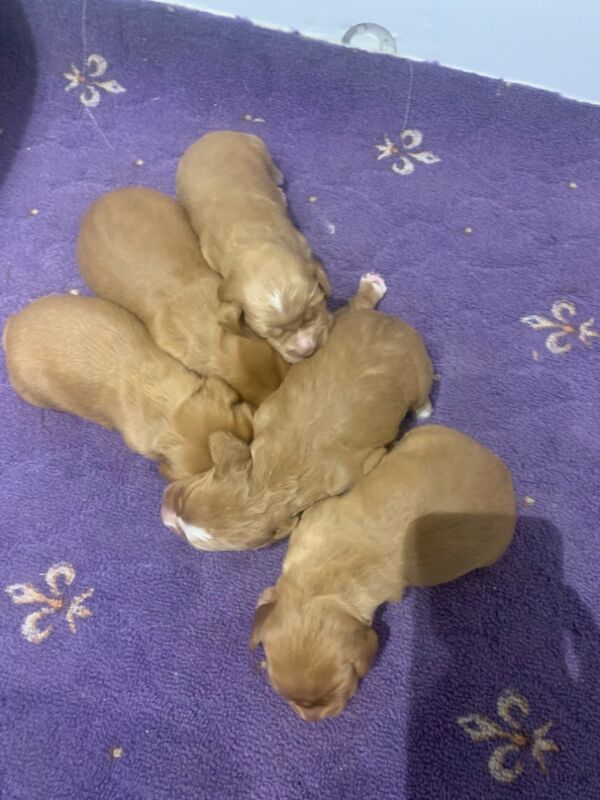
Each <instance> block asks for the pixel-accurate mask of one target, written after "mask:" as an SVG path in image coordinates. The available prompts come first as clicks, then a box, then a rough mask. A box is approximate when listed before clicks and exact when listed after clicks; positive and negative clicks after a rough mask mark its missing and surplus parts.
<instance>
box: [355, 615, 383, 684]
mask: <svg viewBox="0 0 600 800" xmlns="http://www.w3.org/2000/svg"><path fill="white" fill-rule="evenodd" d="M360 627H361V630H360V631H357V632H356V642H355V648H354V651H355V656H354V658H353V659H352V666H353V667H354V669H355V671H356V674H357V675H358V677H359V678H364V677H365V675H366V674H367V672H368V671H369V669H370V668H371V664H372V663H373V660H374V658H375V656H376V655H377V650H378V648H379V639H378V638H377V634H376V633H375V631H374V630H373V628H371V627H370V626H369V625H363V624H362V623H361V626H360Z"/></svg>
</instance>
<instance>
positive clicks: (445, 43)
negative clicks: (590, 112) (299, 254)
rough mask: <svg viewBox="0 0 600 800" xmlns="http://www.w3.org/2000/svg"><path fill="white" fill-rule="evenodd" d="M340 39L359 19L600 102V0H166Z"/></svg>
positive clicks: (430, 51)
mask: <svg viewBox="0 0 600 800" xmlns="http://www.w3.org/2000/svg"><path fill="white" fill-rule="evenodd" d="M158 1H159V2H168V3H169V4H170V5H184V6H188V7H192V8H199V9H202V10H206V11H212V12H214V13H220V14H230V15H234V16H241V17H245V18H247V19H251V20H252V21H254V22H256V23H258V24H260V25H267V26H269V27H277V28H282V29H288V30H298V31H300V32H301V33H304V34H305V35H307V36H315V37H318V38H323V39H327V40H328V41H332V42H340V41H341V38H342V35H343V34H344V32H345V31H346V30H347V29H348V28H350V27H351V26H352V25H354V24H356V23H359V22H375V23H378V24H379V25H383V26H384V27H386V28H388V29H389V30H390V31H391V32H392V33H393V34H394V35H395V37H396V40H397V45H398V54H399V55H402V56H409V57H412V58H416V59H421V60H425V61H438V62H440V63H441V64H446V65H448V66H451V67H457V68H459V69H463V70H467V71H471V72H478V73H480V74H482V75H490V76H492V77H495V78H504V79H505V80H508V81H513V82H520V83H528V84H531V85H534V86H541V87H543V88H546V89H551V90H554V91H558V92H561V93H562V94H564V95H566V96H567V97H574V98H577V99H579V100H588V101H591V102H597V103H600V77H599V76H600V43H599V37H600V0H570V2H569V1H568V0H304V2H302V0H158Z"/></svg>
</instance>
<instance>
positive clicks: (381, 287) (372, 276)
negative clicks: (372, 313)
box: [360, 272, 387, 300]
mask: <svg viewBox="0 0 600 800" xmlns="http://www.w3.org/2000/svg"><path fill="white" fill-rule="evenodd" d="M360 283H361V286H363V285H364V284H366V283H367V284H369V285H370V286H372V287H373V288H374V289H375V291H376V292H377V295H378V298H379V299H380V300H381V298H382V297H383V295H384V294H385V293H386V292H387V284H386V282H385V281H384V280H383V278H382V277H381V275H378V274H377V273H376V272H366V273H365V274H364V275H363V276H362V277H361V279H360Z"/></svg>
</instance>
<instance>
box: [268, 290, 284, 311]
mask: <svg viewBox="0 0 600 800" xmlns="http://www.w3.org/2000/svg"><path fill="white" fill-rule="evenodd" d="M269 305H270V306H271V308H274V309H275V311H283V300H282V299H281V294H280V293H279V292H271V294H270V295H269Z"/></svg>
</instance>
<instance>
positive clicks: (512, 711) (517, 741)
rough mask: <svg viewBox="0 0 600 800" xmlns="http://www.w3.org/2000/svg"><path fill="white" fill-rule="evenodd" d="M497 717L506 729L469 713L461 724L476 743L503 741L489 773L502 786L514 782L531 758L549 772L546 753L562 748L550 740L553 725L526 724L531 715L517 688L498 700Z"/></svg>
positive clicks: (507, 690) (461, 720)
mask: <svg viewBox="0 0 600 800" xmlns="http://www.w3.org/2000/svg"><path fill="white" fill-rule="evenodd" d="M496 708H497V711H498V716H499V717H500V719H501V720H502V721H503V722H504V723H505V726H506V727H504V726H502V725H500V724H498V723H497V722H494V721H493V720H491V719H489V718H488V717H486V716H484V715H483V714H467V715H466V716H464V717H459V718H458V719H457V722H458V724H459V725H460V726H461V728H462V729H463V730H464V732H465V733H466V734H468V736H469V737H470V738H471V740H472V741H473V742H477V743H479V742H489V741H493V740H494V739H498V740H500V744H498V745H497V746H496V747H495V748H494V750H493V751H492V753H491V755H490V757H489V759H488V770H489V772H490V775H491V776H492V778H494V779H495V780H497V781H498V782H499V783H513V781H515V780H517V778H518V777H519V776H520V775H522V774H523V772H524V771H525V768H526V757H527V756H528V755H529V756H531V758H532V759H533V760H534V761H535V762H536V764H537V766H538V767H539V769H540V770H541V771H542V772H544V773H545V772H547V770H548V766H547V764H546V754H547V753H558V752H560V748H559V746H558V745H557V744H556V742H555V741H554V740H553V739H550V738H549V737H548V734H549V733H550V729H551V728H552V725H553V723H552V722H546V723H545V724H544V725H540V726H539V727H537V728H533V729H531V727H528V726H527V724H526V722H527V718H528V717H529V715H530V708H529V702H528V701H527V699H526V698H525V697H523V695H522V694H519V692H517V691H515V690H514V689H505V691H503V692H502V694H501V695H500V697H499V698H498V701H497V704H496Z"/></svg>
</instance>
